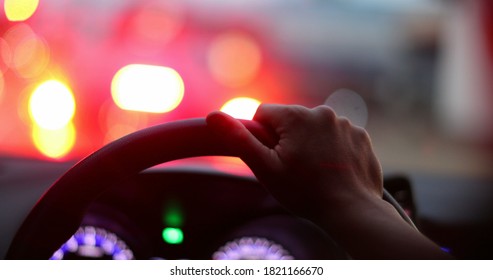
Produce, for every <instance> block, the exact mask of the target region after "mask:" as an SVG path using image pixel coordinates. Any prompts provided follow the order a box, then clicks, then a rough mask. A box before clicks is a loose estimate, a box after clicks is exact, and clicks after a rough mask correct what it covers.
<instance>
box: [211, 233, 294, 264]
mask: <svg viewBox="0 0 493 280" xmlns="http://www.w3.org/2000/svg"><path fill="white" fill-rule="evenodd" d="M212 258H213V259H215V260H292V259H293V257H292V256H291V254H290V253H289V252H288V251H287V250H286V249H284V248H283V247H282V246H281V245H279V244H277V243H275V242H274V241H271V240H269V239H266V238H261V237H242V238H239V239H235V240H233V241H231V242H228V243H226V244H225V245H224V246H222V247H221V248H219V250H217V251H216V252H215V253H214V254H213V255H212Z"/></svg>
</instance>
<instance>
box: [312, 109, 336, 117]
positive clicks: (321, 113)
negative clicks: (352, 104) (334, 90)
mask: <svg viewBox="0 0 493 280" xmlns="http://www.w3.org/2000/svg"><path fill="white" fill-rule="evenodd" d="M313 111H314V112H315V114H317V115H319V116H321V117H323V118H324V119H329V120H333V119H335V118H337V115H336V113H335V112H334V110H332V108H330V107H329V106H325V105H321V106H317V107H315V108H313Z"/></svg>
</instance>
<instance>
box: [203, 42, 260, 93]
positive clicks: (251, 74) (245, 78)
mask: <svg viewBox="0 0 493 280" xmlns="http://www.w3.org/2000/svg"><path fill="white" fill-rule="evenodd" d="M207 59H208V65H209V69H210V71H211V73H212V75H213V77H214V78H215V79H216V80H217V81H218V82H220V83H222V84H224V85H226V86H231V87H239V86H243V85H246V84H248V83H249V82H251V81H252V80H253V79H254V78H255V76H256V75H257V74H258V71H259V69H260V65H261V62H262V56H261V51H260V47H259V46H258V44H257V42H256V41H255V40H254V39H253V38H252V37H250V36H247V35H245V34H242V33H239V32H229V33H224V34H221V35H219V36H218V37H217V38H215V39H214V41H213V42H212V44H211V46H210V48H209V53H208V57H207Z"/></svg>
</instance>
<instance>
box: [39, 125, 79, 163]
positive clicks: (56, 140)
mask: <svg viewBox="0 0 493 280" xmlns="http://www.w3.org/2000/svg"><path fill="white" fill-rule="evenodd" d="M32 138H33V141H34V145H35V146H36V148H37V149H38V150H39V151H40V152H41V153H42V154H43V155H45V156H47V157H50V158H54V159H59V158H62V157H64V156H65V155H66V154H67V153H68V152H70V150H71V149H72V148H73V146H74V143H75V138H76V133H75V128H74V125H73V124H72V123H68V124H67V125H65V126H63V127H61V128H59V129H45V128H42V127H39V126H37V125H34V126H33V128H32Z"/></svg>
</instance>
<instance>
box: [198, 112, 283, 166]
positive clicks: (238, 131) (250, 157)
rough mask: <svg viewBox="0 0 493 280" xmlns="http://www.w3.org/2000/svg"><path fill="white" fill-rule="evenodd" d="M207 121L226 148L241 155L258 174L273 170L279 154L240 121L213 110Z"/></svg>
mask: <svg viewBox="0 0 493 280" xmlns="http://www.w3.org/2000/svg"><path fill="white" fill-rule="evenodd" d="M206 122H207V126H208V127H210V128H211V129H212V130H213V132H214V133H216V134H217V135H218V136H219V138H220V141H222V143H223V144H224V145H225V146H226V148H227V149H229V150H230V152H232V154H234V155H237V156H239V157H240V158H241V159H242V160H243V161H244V162H245V163H246V164H247V165H248V166H249V167H250V168H251V169H252V171H253V172H254V173H255V174H256V175H258V174H257V173H261V174H266V173H269V172H272V171H273V168H275V166H276V164H277V155H276V154H275V152H274V151H273V150H271V149H270V148H268V147H267V146H265V145H264V144H262V143H261V142H260V141H259V140H258V139H257V138H256V137H255V136H254V135H253V134H252V133H251V132H250V131H249V130H248V129H247V128H246V127H245V126H244V125H243V124H242V123H241V122H240V121H238V120H236V119H234V118H233V117H231V116H229V115H227V114H225V113H223V112H212V113H210V114H209V115H208V116H207V118H206Z"/></svg>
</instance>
